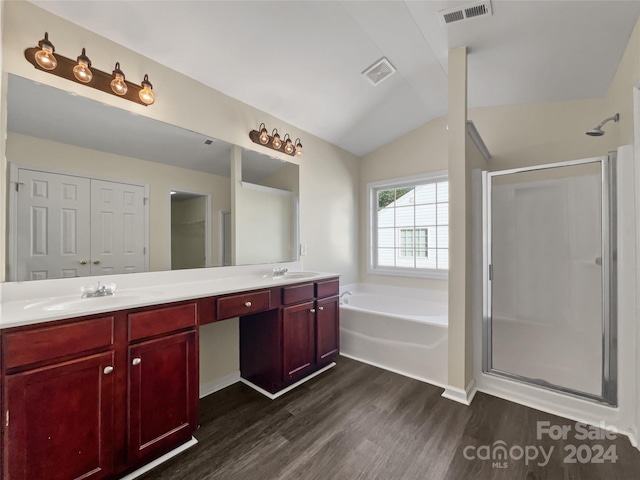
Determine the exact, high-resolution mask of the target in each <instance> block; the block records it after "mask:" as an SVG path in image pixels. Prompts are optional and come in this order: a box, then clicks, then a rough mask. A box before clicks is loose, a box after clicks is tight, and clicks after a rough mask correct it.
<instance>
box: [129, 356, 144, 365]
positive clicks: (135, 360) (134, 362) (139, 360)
mask: <svg viewBox="0 0 640 480" xmlns="http://www.w3.org/2000/svg"><path fill="white" fill-rule="evenodd" d="M140 362H142V359H141V358H137V357H136V358H134V359H133V361H132V362H131V365H140Z"/></svg>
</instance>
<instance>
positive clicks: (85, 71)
mask: <svg viewBox="0 0 640 480" xmlns="http://www.w3.org/2000/svg"><path fill="white" fill-rule="evenodd" d="M86 53H87V52H86V50H85V49H84V48H83V49H82V53H81V54H80V56H79V57H78V64H77V65H76V66H75V67H73V76H74V77H76V79H77V80H78V81H79V82H82V83H89V82H90V81H91V80H92V79H93V72H92V71H91V69H90V68H89V67H90V66H91V60H89V57H87V55H86Z"/></svg>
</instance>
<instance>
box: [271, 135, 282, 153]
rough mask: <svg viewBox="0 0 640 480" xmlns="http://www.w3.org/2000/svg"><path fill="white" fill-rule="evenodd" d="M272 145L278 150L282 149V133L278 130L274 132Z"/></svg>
mask: <svg viewBox="0 0 640 480" xmlns="http://www.w3.org/2000/svg"><path fill="white" fill-rule="evenodd" d="M271 145H272V146H273V148H275V149H276V150H280V147H281V146H282V140H280V135H278V132H276V133H274V134H273V141H272V142H271Z"/></svg>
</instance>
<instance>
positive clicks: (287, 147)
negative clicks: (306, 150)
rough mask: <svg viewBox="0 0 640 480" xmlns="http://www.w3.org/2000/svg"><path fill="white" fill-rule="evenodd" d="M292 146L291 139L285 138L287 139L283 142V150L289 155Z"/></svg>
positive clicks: (292, 148)
mask: <svg viewBox="0 0 640 480" xmlns="http://www.w3.org/2000/svg"><path fill="white" fill-rule="evenodd" d="M294 150H295V149H294V147H293V143H291V139H290V138H287V140H286V141H285V142H284V152H285V153H287V154H289V155H291V154H292V153H293V151H294Z"/></svg>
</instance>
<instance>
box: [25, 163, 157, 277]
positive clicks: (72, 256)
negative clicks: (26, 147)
mask: <svg viewBox="0 0 640 480" xmlns="http://www.w3.org/2000/svg"><path fill="white" fill-rule="evenodd" d="M18 185H19V188H18V194H17V208H16V227H17V228H16V239H15V241H16V254H17V265H16V266H15V268H16V275H15V276H13V275H12V278H13V279H15V280H18V281H24V280H44V279H50V278H66V277H84V276H89V275H105V274H116V273H130V272H142V271H144V269H145V254H146V251H145V247H146V245H145V234H144V224H145V209H144V187H142V186H139V185H128V184H124V183H118V182H106V181H102V180H95V179H90V178H84V177H77V176H72V175H62V174H55V173H49V172H41V171H36V170H28V169H22V168H21V169H19V172H18Z"/></svg>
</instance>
